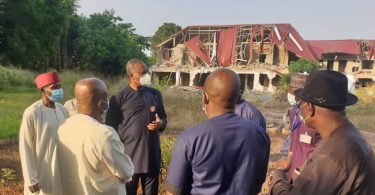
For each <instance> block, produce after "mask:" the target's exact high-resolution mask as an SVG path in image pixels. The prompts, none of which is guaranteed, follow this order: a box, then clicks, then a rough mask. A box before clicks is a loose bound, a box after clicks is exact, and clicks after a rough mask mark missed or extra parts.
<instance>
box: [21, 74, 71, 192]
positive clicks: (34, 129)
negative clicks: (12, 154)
mask: <svg viewBox="0 0 375 195" xmlns="http://www.w3.org/2000/svg"><path fill="white" fill-rule="evenodd" d="M35 84H36V86H37V88H38V89H39V90H40V92H41V96H42V98H41V100H38V101H37V102H35V103H33V104H32V105H31V106H29V107H28V108H27V109H26V110H25V111H24V113H23V117H22V123H21V127H20V133H19V150H20V157H21V164H22V172H23V177H24V185H25V188H24V194H53V195H55V194H61V184H60V174H59V170H58V161H57V160H56V145H57V140H56V136H57V129H58V127H59V125H60V124H62V123H64V121H65V119H66V118H67V116H68V114H67V111H66V110H65V108H64V106H63V105H61V104H59V103H57V101H60V100H62V99H63V90H62V88H61V84H60V79H59V76H58V74H57V73H56V72H49V73H44V74H40V75H38V76H37V77H36V78H35Z"/></svg>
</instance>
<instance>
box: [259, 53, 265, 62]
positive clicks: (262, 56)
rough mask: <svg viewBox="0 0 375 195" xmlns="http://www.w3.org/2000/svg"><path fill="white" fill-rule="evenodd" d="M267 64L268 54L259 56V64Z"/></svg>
mask: <svg viewBox="0 0 375 195" xmlns="http://www.w3.org/2000/svg"><path fill="white" fill-rule="evenodd" d="M265 62H266V54H259V63H265Z"/></svg>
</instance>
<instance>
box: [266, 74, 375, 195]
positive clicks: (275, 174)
mask: <svg viewBox="0 0 375 195" xmlns="http://www.w3.org/2000/svg"><path fill="white" fill-rule="evenodd" d="M347 86H348V80H347V78H346V77H345V75H343V74H341V73H339V72H336V71H328V70H319V71H314V72H312V73H311V74H310V75H309V77H308V78H307V80H306V84H305V86H304V89H300V90H297V91H296V92H295V94H296V96H297V97H299V98H300V99H301V100H300V102H299V106H298V107H299V115H300V117H301V119H302V120H303V122H304V123H305V124H306V126H308V127H310V128H313V129H315V130H316V131H317V132H318V133H319V134H320V135H321V137H322V140H321V141H320V142H319V144H318V146H317V147H316V148H315V149H314V151H313V152H312V153H311V154H310V156H309V157H308V159H307V160H306V162H305V163H304V165H303V166H302V167H301V170H300V174H299V175H298V176H297V177H296V178H295V179H294V180H293V183H290V182H289V181H288V180H287V178H286V175H285V166H284V165H283V166H279V165H278V164H276V169H274V170H272V171H271V173H270V194H292V195H293V194H325V195H326V194H327V195H330V194H332V195H333V194H335V195H336V194H375V185H374V181H375V156H374V152H373V151H372V148H371V146H370V145H369V144H368V143H367V141H366V140H365V138H364V137H363V136H362V134H361V133H360V132H359V131H358V130H357V128H356V127H355V126H354V125H353V124H352V123H351V122H350V121H349V119H348V118H347V117H346V114H345V107H346V106H350V105H353V104H355V103H356V102H357V101H358V98H357V97H356V96H355V95H353V94H351V93H349V92H348V88H347ZM304 139H305V138H304Z"/></svg>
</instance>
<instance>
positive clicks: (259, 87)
mask: <svg viewBox="0 0 375 195" xmlns="http://www.w3.org/2000/svg"><path fill="white" fill-rule="evenodd" d="M259 77H260V73H257V72H255V73H254V82H253V83H254V88H253V91H263V86H262V85H261V84H260V82H259Z"/></svg>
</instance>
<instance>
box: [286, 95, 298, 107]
mask: <svg viewBox="0 0 375 195" xmlns="http://www.w3.org/2000/svg"><path fill="white" fill-rule="evenodd" d="M287 98H288V102H289V104H290V105H292V106H294V105H296V104H297V102H296V96H294V95H293V94H291V93H288V97H287Z"/></svg>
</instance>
